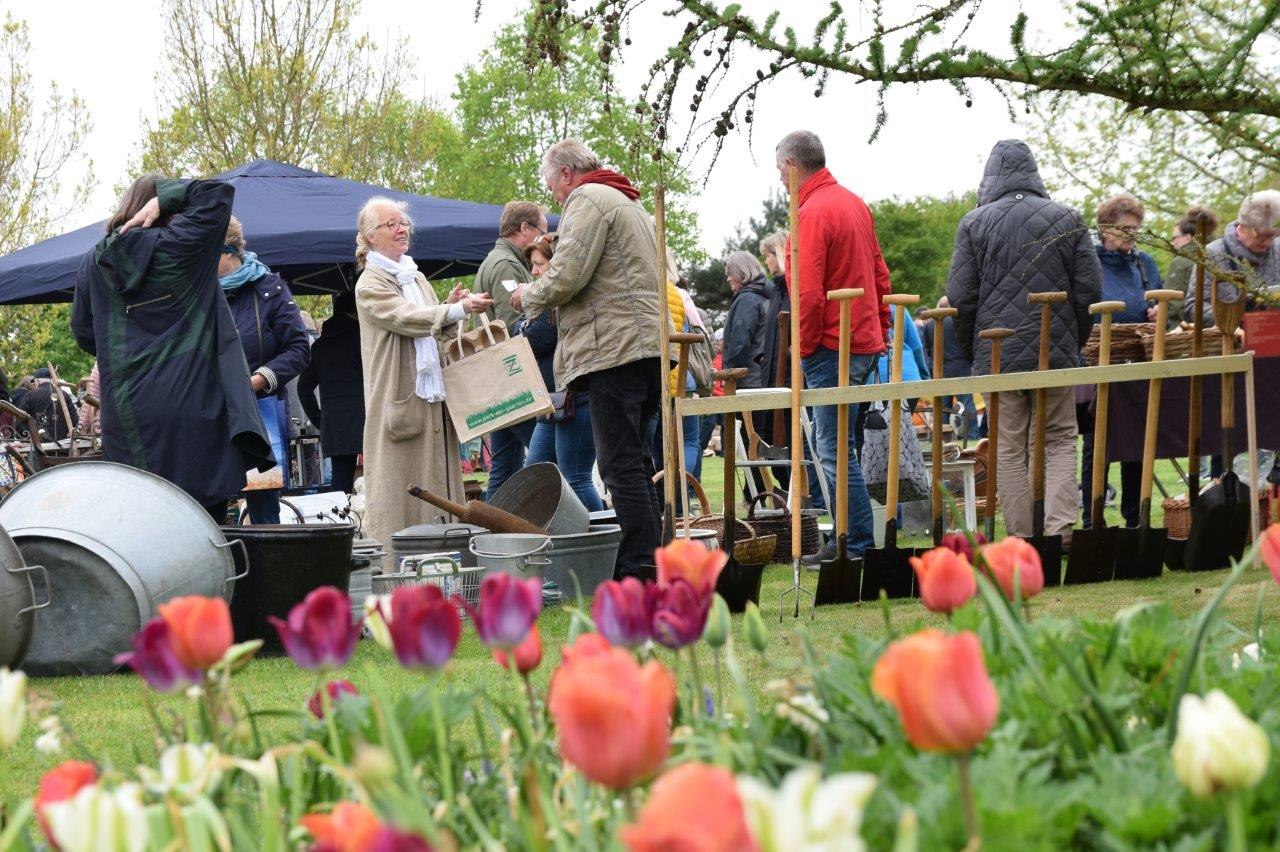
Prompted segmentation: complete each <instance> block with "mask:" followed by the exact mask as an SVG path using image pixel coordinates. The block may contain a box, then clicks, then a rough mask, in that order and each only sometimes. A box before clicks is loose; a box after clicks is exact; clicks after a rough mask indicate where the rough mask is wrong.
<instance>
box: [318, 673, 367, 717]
mask: <svg viewBox="0 0 1280 852" xmlns="http://www.w3.org/2000/svg"><path fill="white" fill-rule="evenodd" d="M321 689H325V690H327V691H328V693H329V700H330V701H333V702H335V703H336V702H337V701H338V699H339V698H341V697H342V696H344V695H359V694H360V690H358V689H356V685H355V684H354V683H352V682H351V681H349V680H331V681H329V682H328V683H326V684H325V685H324V686H323V687H321ZM307 709H308V710H310V711H311V715H312V716H315V717H316V718H317V719H320V720H323V719H324V696H322V695H321V694H320V690H319V689H317V690H316V691H315V692H314V693H312V695H311V700H310V701H308V702H307Z"/></svg>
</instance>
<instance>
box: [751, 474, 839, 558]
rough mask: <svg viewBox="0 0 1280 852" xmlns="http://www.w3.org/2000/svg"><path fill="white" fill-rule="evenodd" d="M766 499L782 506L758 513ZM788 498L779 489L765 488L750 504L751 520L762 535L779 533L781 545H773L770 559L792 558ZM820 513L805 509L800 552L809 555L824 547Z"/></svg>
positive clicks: (801, 519) (801, 525)
mask: <svg viewBox="0 0 1280 852" xmlns="http://www.w3.org/2000/svg"><path fill="white" fill-rule="evenodd" d="M765 500H773V501H774V502H775V503H777V504H778V506H779V507H781V508H779V509H773V510H770V511H768V512H757V511H756V507H757V506H759V505H760V503H761V502H763V501H765ZM786 506H787V501H786V500H785V499H784V498H783V497H782V495H781V494H778V493H777V492H775V491H761V492H760V493H759V494H757V495H756V496H755V497H752V498H751V502H750V503H749V504H748V505H747V522H748V523H750V524H751V526H753V527H755V530H756V532H757V533H758V534H759V535H761V536H767V535H775V536H777V537H778V541H777V544H776V545H775V546H774V548H773V559H771V560H769V561H770V562H787V561H789V560H790V559H791V512H790V511H788V510H787V508H786ZM820 514H821V513H820V512H817V511H812V510H811V511H808V512H801V516H800V553H801V555H802V556H809V555H812V554H814V553H817V552H818V550H819V549H820V548H821V547H822V535H821V534H820V533H819V532H818V516H819V515H820Z"/></svg>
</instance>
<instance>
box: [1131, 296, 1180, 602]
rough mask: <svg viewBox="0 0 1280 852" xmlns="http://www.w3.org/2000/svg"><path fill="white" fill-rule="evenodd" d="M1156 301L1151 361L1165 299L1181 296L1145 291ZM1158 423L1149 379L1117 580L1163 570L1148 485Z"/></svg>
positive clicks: (1160, 355) (1154, 386) (1157, 351)
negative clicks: (1134, 514)
mask: <svg viewBox="0 0 1280 852" xmlns="http://www.w3.org/2000/svg"><path fill="white" fill-rule="evenodd" d="M1146 296H1147V299H1148V300H1155V303H1156V339H1155V347H1154V348H1153V350H1152V353H1151V360H1152V361H1163V360H1164V331H1165V326H1166V325H1167V324H1168V322H1169V300H1170V299H1181V298H1182V293H1180V292H1178V291H1177V290H1148V291H1147V294H1146ZM1159 423H1160V379H1152V380H1151V384H1150V387H1149V389H1148V391H1147V428H1146V432H1145V433H1144V434H1143V437H1142V491H1141V494H1140V497H1141V502H1140V503H1139V505H1138V528H1137V529H1130V528H1128V527H1125V528H1123V529H1119V530H1116V542H1117V544H1116V573H1115V577H1116V579H1117V580H1134V579H1139V578H1143V577H1159V576H1160V574H1161V573H1163V571H1164V543H1165V540H1166V539H1167V538H1168V534H1167V533H1166V531H1165V530H1164V529H1161V528H1155V529H1153V528H1152V526H1151V485H1152V483H1153V482H1154V481H1155V471H1156V429H1157V426H1159Z"/></svg>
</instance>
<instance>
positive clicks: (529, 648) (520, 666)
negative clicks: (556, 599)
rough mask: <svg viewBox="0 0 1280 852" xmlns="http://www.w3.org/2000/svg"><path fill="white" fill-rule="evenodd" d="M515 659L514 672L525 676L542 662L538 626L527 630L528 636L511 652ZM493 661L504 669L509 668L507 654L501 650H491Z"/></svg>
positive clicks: (540, 638)
mask: <svg viewBox="0 0 1280 852" xmlns="http://www.w3.org/2000/svg"><path fill="white" fill-rule="evenodd" d="M511 653H512V654H513V655H514V656H515V659H516V671H518V672H520V674H522V675H527V674H528V673H529V672H531V671H533V670H534V669H536V668H537V667H538V665H539V664H540V663H541V662H542V637H541V636H539V635H538V625H536V624H535V625H533V626H532V627H530V628H529V635H528V636H525V637H524V641H523V642H521V643H520V644H519V645H517V646H516V647H515V649H514V650H513V651H512V652H511ZM493 661H494V662H495V663H497V664H498V665H500V666H502V667H503V668H504V669H509V668H511V663H510V661H509V660H508V659H507V652H506V651H504V650H503V649H502V648H494V649H493Z"/></svg>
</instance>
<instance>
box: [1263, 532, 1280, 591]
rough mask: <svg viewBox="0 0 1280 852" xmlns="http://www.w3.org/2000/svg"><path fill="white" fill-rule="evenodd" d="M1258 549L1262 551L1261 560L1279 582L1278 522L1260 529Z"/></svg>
mask: <svg viewBox="0 0 1280 852" xmlns="http://www.w3.org/2000/svg"><path fill="white" fill-rule="evenodd" d="M1258 550H1259V551H1260V552H1261V553H1262V561H1263V562H1265V563H1267V568H1269V569H1270V570H1271V576H1272V577H1273V578H1274V579H1275V581H1276V582H1277V583H1280V523H1277V524H1272V525H1271V526H1269V527H1267V528H1266V529H1265V530H1263V531H1262V538H1261V539H1260V540H1259V541H1258Z"/></svg>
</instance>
